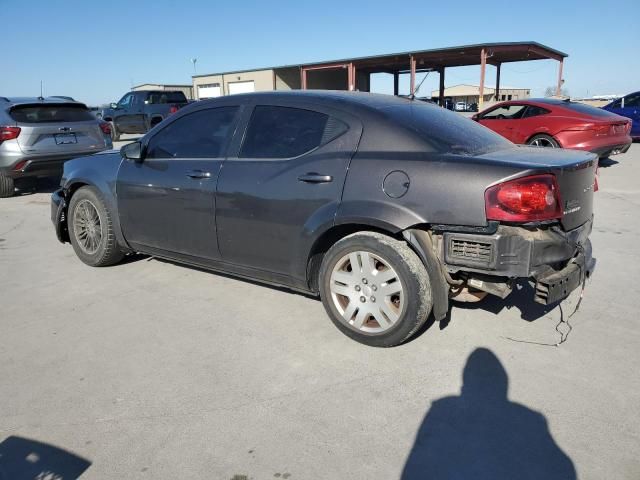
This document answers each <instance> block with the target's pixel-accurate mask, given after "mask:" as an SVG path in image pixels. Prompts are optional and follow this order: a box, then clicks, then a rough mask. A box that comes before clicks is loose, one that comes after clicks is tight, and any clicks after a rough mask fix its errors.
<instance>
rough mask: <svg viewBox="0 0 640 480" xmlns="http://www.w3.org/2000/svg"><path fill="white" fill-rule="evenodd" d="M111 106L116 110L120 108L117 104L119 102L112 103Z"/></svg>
mask: <svg viewBox="0 0 640 480" xmlns="http://www.w3.org/2000/svg"><path fill="white" fill-rule="evenodd" d="M110 106H111V108H113V109H114V110H115V109H116V108H118V104H117V103H112V104H111V105H110Z"/></svg>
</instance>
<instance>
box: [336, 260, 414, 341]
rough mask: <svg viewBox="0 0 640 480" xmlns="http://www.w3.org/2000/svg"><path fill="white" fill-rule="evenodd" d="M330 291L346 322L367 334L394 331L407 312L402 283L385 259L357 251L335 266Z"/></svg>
mask: <svg viewBox="0 0 640 480" xmlns="http://www.w3.org/2000/svg"><path fill="white" fill-rule="evenodd" d="M329 290H330V292H331V299H332V301H333V304H334V306H335V308H336V309H337V310H338V313H339V314H340V315H341V317H342V321H343V322H344V323H345V324H347V325H349V326H350V327H351V328H354V329H356V330H359V331H361V332H366V333H381V332H384V331H386V330H388V329H389V328H391V327H392V326H393V325H394V324H395V323H396V322H397V321H398V320H399V319H400V316H401V314H402V312H403V308H404V302H405V298H404V297H405V296H404V288H403V285H402V281H401V280H400V277H399V275H398V274H397V273H396V271H395V270H394V269H393V267H391V265H390V264H389V262H388V261H387V260H385V259H384V258H382V257H381V256H379V255H377V254H374V253H371V252H367V251H355V252H351V253H348V254H346V255H344V256H343V257H342V258H340V260H338V262H337V263H336V264H335V266H334V267H333V270H332V272H331V277H330V285H329Z"/></svg>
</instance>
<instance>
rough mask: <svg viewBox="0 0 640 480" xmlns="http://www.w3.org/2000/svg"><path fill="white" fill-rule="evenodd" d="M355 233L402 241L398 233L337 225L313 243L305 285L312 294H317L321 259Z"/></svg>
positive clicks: (367, 226) (357, 225)
mask: <svg viewBox="0 0 640 480" xmlns="http://www.w3.org/2000/svg"><path fill="white" fill-rule="evenodd" d="M356 232H377V233H381V234H383V235H387V236H389V237H392V238H395V239H397V240H403V241H404V239H403V238H402V235H401V234H400V233H397V234H396V233H393V232H390V231H388V230H384V229H382V228H378V227H373V226H371V225H363V224H349V225H337V226H335V227H333V228H330V229H329V230H327V231H326V232H324V233H323V234H322V235H321V236H320V238H318V239H317V240H316V241H315V243H314V244H313V247H311V251H310V252H309V257H308V259H307V284H308V285H309V287H310V289H311V291H312V292H315V293H318V292H319V286H318V273H319V272H320V266H321V265H322V259H323V258H324V255H325V253H327V252H328V251H329V249H330V248H331V247H332V246H333V245H334V244H335V243H336V242H338V241H339V240H341V239H342V238H344V237H346V236H348V235H351V234H353V233H356Z"/></svg>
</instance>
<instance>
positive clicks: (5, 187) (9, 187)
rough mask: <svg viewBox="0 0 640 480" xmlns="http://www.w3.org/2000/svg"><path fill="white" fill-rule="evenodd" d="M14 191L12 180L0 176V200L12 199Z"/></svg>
mask: <svg viewBox="0 0 640 480" xmlns="http://www.w3.org/2000/svg"><path fill="white" fill-rule="evenodd" d="M15 191H16V187H15V183H14V181H13V178H11V177H7V176H5V175H2V174H0V198H9V197H13V194H14V193H15Z"/></svg>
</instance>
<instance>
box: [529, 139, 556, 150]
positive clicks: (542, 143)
mask: <svg viewBox="0 0 640 480" xmlns="http://www.w3.org/2000/svg"><path fill="white" fill-rule="evenodd" d="M529 145H531V146H533V147H548V148H555V145H554V144H553V142H552V141H551V140H549V139H548V138H544V137H540V138H536V139H535V140H534V141H532V142H531V143H530V144H529Z"/></svg>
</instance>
